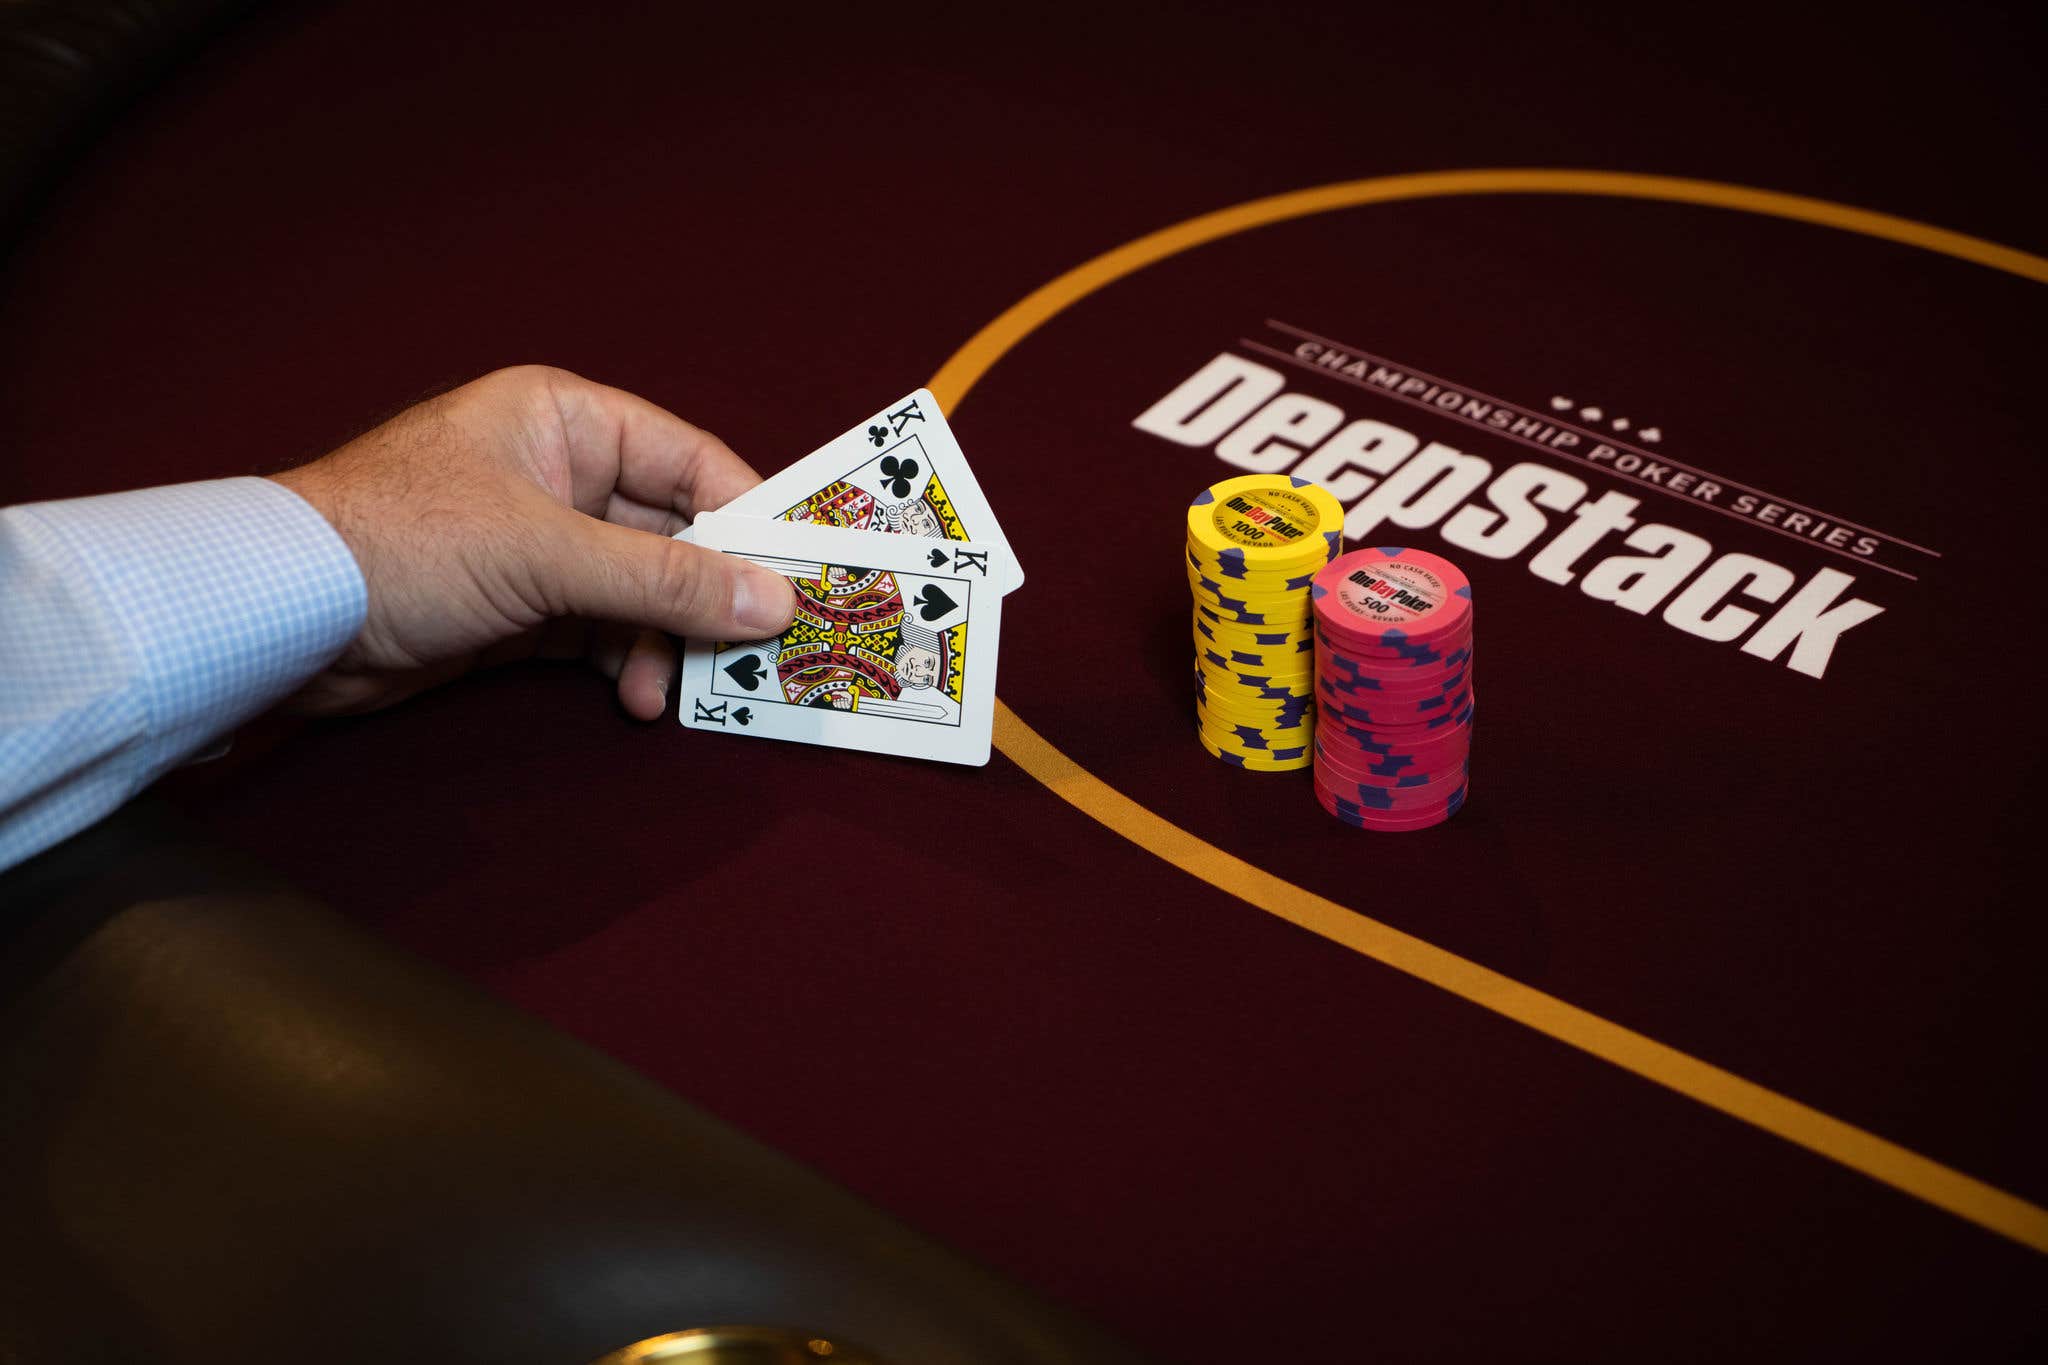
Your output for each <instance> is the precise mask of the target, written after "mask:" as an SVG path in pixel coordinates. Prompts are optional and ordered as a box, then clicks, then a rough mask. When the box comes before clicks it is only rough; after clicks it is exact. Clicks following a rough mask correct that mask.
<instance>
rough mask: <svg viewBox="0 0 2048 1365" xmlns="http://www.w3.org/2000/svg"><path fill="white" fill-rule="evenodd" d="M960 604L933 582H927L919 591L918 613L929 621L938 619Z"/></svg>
mask: <svg viewBox="0 0 2048 1365" xmlns="http://www.w3.org/2000/svg"><path fill="white" fill-rule="evenodd" d="M959 605H960V604H959V603H958V602H955V601H954V600H953V599H952V598H950V597H948V596H946V594H945V593H944V592H943V591H941V590H940V589H939V588H938V587H936V586H935V585H933V584H930V583H927V584H925V585H924V586H923V587H922V588H919V589H918V591H917V614H918V615H919V616H922V617H923V618H924V619H925V620H927V621H936V620H938V619H939V618H940V617H941V616H944V615H945V614H946V613H947V612H949V611H952V610H953V609H954V608H956V607H958V606H959Z"/></svg>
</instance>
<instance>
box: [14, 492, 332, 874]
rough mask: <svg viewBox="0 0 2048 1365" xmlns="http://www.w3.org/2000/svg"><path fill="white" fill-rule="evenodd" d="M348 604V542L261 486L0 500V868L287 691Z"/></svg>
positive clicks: (305, 673)
mask: <svg viewBox="0 0 2048 1365" xmlns="http://www.w3.org/2000/svg"><path fill="white" fill-rule="evenodd" d="M363 613H364V590H363V581H362V576H361V574H360V573H359V571H358V570H357V568H356V565H355V562H354V560H353V558H352V557H351V556H350V554H349V551H348V549H347V547H346V546H344V545H343V544H342V542H341V541H340V539H339V538H338V537H336V536H335V534H334V532H333V530H332V529H331V528H330V527H328V526H327V524H326V523H325V522H324V521H323V520H322V519H321V517H320V515H319V514H318V513H317V512H315V511H314V510H313V509H312V508H311V507H309V506H307V505H306V503H304V502H303V501H302V500H300V499H299V498H298V497H297V496H295V495H294V494H292V493H290V492H288V491H286V490H285V489H283V488H282V487H280V486H278V485H277V484H275V483H271V482H269V481H266V480H262V479H228V480H221V481H218V482H214V483H203V484H183V485H177V486H175V487H170V488H156V489H147V490H143V491H140V492H135V493H120V494H112V495H109V496H107V497H102V498H81V499H76V500H73V501H68V502H55V503H40V504H32V505H29V506H23V507H15V508H9V509H5V510H0V867H4V866H8V865H11V864H12V863H15V862H19V861H20V860H22V859H23V858H26V857H28V856H30V855H31V854H33V853H35V852H37V851H38V850H40V849H42V848H44V847H46V846H48V845H49V844H52V843H55V842H56V841H57V840H59V839H62V838H64V837H66V836H67V835H69V834H71V833H73V832H75V831H77V830H78V829H81V828H83V827H84V826H86V825H88V824H91V823H92V822H93V821H95V820H98V819H100V818H101V817H102V816H105V815H107V814H108V813H110V812H111V811H113V810H114V809H115V808H116V807H118V806H119V805H120V804H121V803H122V802H123V801H126V800H127V799H128V798H129V797H130V796H132V795H134V794H135V793H136V792H137V791H140V790H141V789H142V788H143V787H145V786H147V785H148V784H149V783H150V782H152V781H154V780H155V779H156V778H157V777H158V776H159V775H160V774H162V773H163V772H164V771H165V770H166V769H168V768H170V767H172V766H174V765H175V764H177V763H178V762H180V761H182V760H183V759H184V758H185V757H187V756H188V755H190V754H192V753H193V752H195V751H196V750H198V749H200V748H202V747H203V746H205V745H207V744H209V743H211V742H212V741H214V740H215V739H217V738H218V737H219V736H221V735H222V734H225V733H227V732H228V731H230V730H232V729H233V728H234V727H235V726H237V725H239V724H241V723H242V722H243V721H245V720H247V719H248V718H249V717H251V716H253V715H255V714H257V713H259V712H261V711H262V710H264V709H265V708H267V707H269V706H271V705H272V704H274V703H275V702H276V701H278V700H279V699H280V698H282V697H284V696H286V695H288V694H289V693H290V692H292V691H293V690H294V689H296V688H297V687H298V686H300V685H301V684H302V683H303V682H304V681H305V680H306V679H307V678H309V677H311V676H312V675H313V674H314V673H316V672H317V671H318V670H319V669H320V668H322V667H323V666H324V665H325V664H326V663H327V662H328V660H330V659H332V658H333V657H334V655H335V654H337V653H338V652H339V651H340V650H341V649H342V648H343V647H344V646H345V645H346V644H347V643H348V642H349V641H350V640H351V639H352V638H354V636H355V633H356V631H357V630H358V629H359V628H360V626H361V624H362V620H363Z"/></svg>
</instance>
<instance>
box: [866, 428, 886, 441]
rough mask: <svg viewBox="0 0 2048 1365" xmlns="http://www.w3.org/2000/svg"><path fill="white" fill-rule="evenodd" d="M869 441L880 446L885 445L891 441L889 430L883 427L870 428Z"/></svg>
mask: <svg viewBox="0 0 2048 1365" xmlns="http://www.w3.org/2000/svg"><path fill="white" fill-rule="evenodd" d="M868 439H869V440H870V441H873V442H874V443H875V444H876V445H878V446H879V445H881V444H883V443H884V442H886V441H887V440H888V439H889V428H887V427H883V426H874V427H869V428H868Z"/></svg>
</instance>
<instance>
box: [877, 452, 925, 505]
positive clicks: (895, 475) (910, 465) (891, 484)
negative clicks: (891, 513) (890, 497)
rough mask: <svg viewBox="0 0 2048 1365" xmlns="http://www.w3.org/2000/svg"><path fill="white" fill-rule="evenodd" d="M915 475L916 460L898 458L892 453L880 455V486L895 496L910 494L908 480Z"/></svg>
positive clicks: (904, 496) (903, 496) (902, 496)
mask: <svg viewBox="0 0 2048 1365" xmlns="http://www.w3.org/2000/svg"><path fill="white" fill-rule="evenodd" d="M916 477H917V461H916V460H899V459H897V458H896V457H895V456H894V455H884V456H883V457H882V487H884V488H886V489H888V490H889V491H890V492H891V493H894V494H895V495H896V496H897V497H899V498H907V497H909V496H910V481H911V480H912V479H914V478H916Z"/></svg>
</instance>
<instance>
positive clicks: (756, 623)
mask: <svg viewBox="0 0 2048 1365" xmlns="http://www.w3.org/2000/svg"><path fill="white" fill-rule="evenodd" d="M789 613H790V601H789V584H788V581H787V580H786V579H784V578H783V577H782V575H780V574H771V573H767V572H764V571H762V570H758V569H757V570H754V571H753V572H751V573H743V574H737V575H735V576H734V583H733V589H732V619H733V620H735V621H737V622H739V623H740V624H741V625H742V626H744V627H746V628H747V629H748V630H751V631H753V632H754V633H755V634H756V635H773V634H775V633H776V632H777V631H779V630H781V629H782V628H783V627H784V626H786V625H788V624H789Z"/></svg>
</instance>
